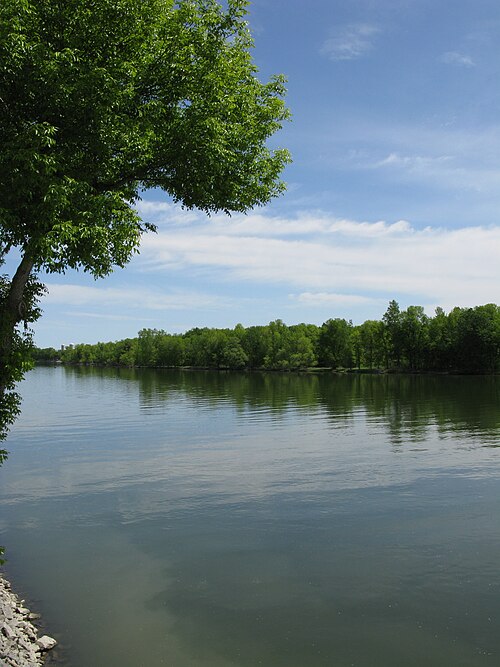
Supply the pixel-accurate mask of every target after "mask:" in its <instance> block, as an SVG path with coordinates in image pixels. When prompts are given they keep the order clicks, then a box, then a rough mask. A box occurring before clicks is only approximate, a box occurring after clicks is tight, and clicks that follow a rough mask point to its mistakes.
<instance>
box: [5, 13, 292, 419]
mask: <svg viewBox="0 0 500 667" xmlns="http://www.w3.org/2000/svg"><path fill="white" fill-rule="evenodd" d="M224 4H225V7H223V6H221V5H220V4H219V3H218V2H216V1H215V0H178V1H177V2H174V0H50V1H49V0H2V2H1V3H0V146H1V151H0V234H1V236H0V264H1V263H2V262H3V260H4V259H5V257H6V255H7V254H9V253H11V254H12V253H13V254H14V255H15V256H16V257H18V258H19V262H18V266H17V270H15V271H13V272H12V275H3V276H2V279H1V284H0V317H1V322H0V400H1V406H0V407H1V410H2V412H1V414H0V422H1V424H2V425H5V424H6V423H7V422H8V421H9V419H10V420H12V418H13V415H14V413H15V410H16V398H15V395H14V394H13V393H12V390H13V385H14V382H15V381H16V380H18V379H19V378H20V377H21V375H22V361H23V359H24V358H25V350H24V347H25V345H26V336H25V335H24V334H23V332H22V329H21V328H20V324H21V323H22V322H23V321H24V322H25V323H29V322H30V321H33V320H34V319H36V317H37V315H38V311H37V309H36V304H37V299H38V297H39V295H40V293H41V291H42V290H43V286H42V285H41V284H40V283H38V282H37V279H36V276H37V275H38V274H39V273H40V272H42V271H45V272H49V273H50V272H64V271H65V270H66V269H67V268H76V269H83V270H84V271H88V272H90V273H91V274H93V275H94V276H95V277H101V276H105V275H106V274H108V273H109V272H110V271H111V270H112V269H113V267H115V266H123V265H125V264H126V263H127V261H128V260H129V259H130V257H131V255H132V254H133V253H134V252H135V251H136V250H137V248H138V245H139V241H140V237H141V235H142V234H143V233H144V232H145V231H149V230H152V229H153V227H152V225H150V224H149V223H148V222H143V221H142V220H141V219H140V218H139V216H138V214H137V212H136V210H135V208H134V203H135V202H136V201H137V200H138V198H139V196H140V193H141V191H142V190H144V189H147V188H161V189H162V190H164V191H165V192H166V193H168V195H169V196H170V197H171V198H172V199H173V200H174V201H176V202H180V203H181V204H182V205H183V206H185V207H188V208H192V207H197V208H199V209H201V210H203V211H205V212H207V213H210V212H215V211H225V212H228V213H229V212H231V211H246V210H248V209H250V208H251V207H253V206H255V205H259V204H264V203H266V202H267V201H269V199H270V198H272V197H273V196H275V195H277V194H279V193H280V192H282V190H283V187H284V186H283V183H282V182H281V181H280V178H279V177H280V173H281V171H282V169H283V167H284V164H285V163H286V162H287V161H288V159H289V157H288V153H287V152H286V151H284V150H276V151H272V150H270V149H269V148H268V147H267V146H266V141H267V139H268V138H269V137H270V136H271V135H272V134H273V133H274V132H275V131H276V130H277V129H279V128H280V127H281V124H282V122H283V121H284V120H285V119H286V118H287V117H288V112H287V109H286V107H285V105H284V102H283V96H284V92H285V90H284V81H283V78H282V77H275V78H272V79H271V80H270V81H269V82H267V83H261V82H260V81H259V79H258V78H257V72H256V67H255V65H254V63H253V61H252V58H251V48H252V39H251V36H250V33H249V31H248V27H247V23H246V21H245V17H246V10H247V4H248V3H247V1H246V0H227V2H226V3H224ZM9 415H10V416H9Z"/></svg>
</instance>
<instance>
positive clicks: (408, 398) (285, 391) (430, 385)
mask: <svg viewBox="0 0 500 667" xmlns="http://www.w3.org/2000/svg"><path fill="white" fill-rule="evenodd" d="M64 371H65V373H66V374H67V375H68V376H71V375H73V376H75V377H76V378H78V379H79V380H81V379H83V378H93V379H96V378H99V379H100V380H101V381H103V382H105V381H106V380H107V379H108V380H111V381H113V382H115V383H116V382H117V381H119V382H120V384H122V386H123V384H135V385H136V386H137V388H138V392H139V397H140V406H141V408H142V409H144V410H147V409H154V408H158V407H159V406H161V405H162V404H164V403H167V402H168V401H170V400H175V401H178V400H179V399H182V398H184V399H188V400H189V401H191V402H194V403H198V404H199V406H200V407H206V408H216V407H220V406H221V405H224V404H227V405H230V406H232V407H234V408H236V409H237V410H238V411H239V412H240V413H242V414H244V413H245V412H247V411H250V412H251V414H252V416H255V415H256V414H257V415H258V414H259V412H260V411H262V412H264V413H265V414H272V416H273V418H279V417H280V415H284V414H286V413H287V412H288V411H289V410H290V409H291V408H293V409H301V410H306V411H309V412H311V413H312V414H314V413H316V412H317V411H318V410H320V411H321V413H322V414H325V415H326V416H328V417H329V418H330V419H331V420H332V421H334V422H339V421H340V422H341V421H342V420H352V418H353V417H354V416H355V414H356V413H357V412H359V411H363V412H365V413H366V415H367V418H368V419H370V418H372V419H373V420H374V421H376V422H377V423H380V421H381V420H382V421H383V423H384V424H385V425H386V426H387V428H388V431H389V433H390V436H391V439H393V440H394V442H403V441H405V440H407V439H412V440H419V439H423V438H424V437H425V433H426V429H427V427H428V426H430V425H436V426H437V428H438V431H439V432H440V433H441V434H442V435H443V436H444V435H446V434H447V433H449V432H451V433H453V432H455V433H465V434H468V435H472V436H478V437H481V436H483V437H486V438H487V439H488V440H491V439H498V434H499V432H500V410H498V406H499V405H500V378H499V377H495V376H440V375H428V376H425V375H371V374H360V375H357V374H347V375H334V374H329V373H328V374H298V373H289V374H286V373H285V374H283V373H236V372H230V371H221V372H214V371H183V370H151V369H123V368H120V369H96V368H85V367H68V368H65V369H64ZM103 390H105V386H103Z"/></svg>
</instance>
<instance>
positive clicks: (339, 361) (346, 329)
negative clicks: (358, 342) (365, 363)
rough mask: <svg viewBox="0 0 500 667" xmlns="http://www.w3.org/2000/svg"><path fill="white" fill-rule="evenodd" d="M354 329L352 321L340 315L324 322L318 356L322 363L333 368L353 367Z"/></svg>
mask: <svg viewBox="0 0 500 667" xmlns="http://www.w3.org/2000/svg"><path fill="white" fill-rule="evenodd" d="M352 329H353V326H352V322H350V321H349V322H347V321H346V320H344V319H341V318H339V317H337V318H335V319H334V320H332V319H330V320H327V321H326V322H324V323H323V324H322V326H321V330H320V334H319V340H318V347H319V352H318V357H319V363H320V364H321V365H323V366H331V367H332V368H339V367H344V368H351V366H352V346H351V333H352Z"/></svg>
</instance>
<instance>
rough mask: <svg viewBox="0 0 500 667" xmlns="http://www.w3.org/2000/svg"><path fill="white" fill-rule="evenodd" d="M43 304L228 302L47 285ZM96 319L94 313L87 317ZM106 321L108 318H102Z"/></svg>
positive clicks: (158, 306)
mask: <svg viewBox="0 0 500 667" xmlns="http://www.w3.org/2000/svg"><path fill="white" fill-rule="evenodd" d="M47 287H48V290H49V291H48V294H47V295H46V297H45V298H44V302H46V303H49V304H70V305H72V306H83V305H91V306H100V307H115V306H118V307H124V306H125V307H127V308H130V309H146V310H185V309H189V308H202V307H207V306H219V307H222V306H228V305H230V300H225V299H222V298H221V297H217V296H214V295H210V294H205V293H197V292H184V291H179V292H172V293H163V292H156V291H148V290H139V289H117V288H113V287H86V286H84V285H72V284H58V283H48V284H47ZM91 316H93V317H96V316H97V315H96V314H95V313H94V314H93V315H91ZM106 316H107V317H108V318H110V317H111V316H108V315H106Z"/></svg>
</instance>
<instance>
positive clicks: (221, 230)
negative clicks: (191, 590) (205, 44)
mask: <svg viewBox="0 0 500 667" xmlns="http://www.w3.org/2000/svg"><path fill="white" fill-rule="evenodd" d="M249 21H250V24H251V27H252V31H253V34H254V38H255V51H254V58H255V61H256V63H257V65H258V67H259V70H260V73H261V77H262V78H263V79H267V78H268V77H269V76H270V75H271V74H273V73H284V74H285V75H286V76H287V77H288V89H289V94H288V97H287V102H288V105H289V107H290V109H291V111H292V114H293V120H292V122H290V123H288V124H287V126H286V127H285V128H284V130H283V131H282V132H281V133H279V135H277V136H276V137H274V138H273V141H272V143H273V145H275V146H285V147H287V148H288V149H289V150H290V151H291V153H292V156H293V164H291V165H290V166H289V167H288V168H287V170H286V173H285V180H286V181H287V183H288V191H287V193H286V194H285V195H284V196H283V197H281V198H280V199H279V200H276V201H274V202H272V203H271V204H270V205H268V206H267V207H266V208H260V209H258V210H255V211H253V212H250V213H249V214H247V215H246V216H241V215H235V216H233V217H231V218H226V217H224V216H214V217H212V218H211V219H208V218H207V217H206V216H205V215H202V214H200V213H196V212H184V211H182V210H181V209H179V208H178V207H176V206H174V205H173V204H172V203H171V202H170V201H169V199H168V198H167V197H165V196H162V195H161V194H159V193H157V192H154V193H147V194H146V195H145V196H144V199H143V201H142V202H141V205H140V210H141V213H142V214H143V217H144V219H146V220H150V221H152V222H155V223H156V224H157V225H158V229H159V233H158V234H157V235H149V236H147V237H145V238H144V242H143V244H142V250H141V253H140V255H138V256H137V257H135V258H134V259H133V261H132V262H131V263H130V264H129V265H128V266H127V268H125V269H121V270H117V271H116V272H115V273H114V274H113V275H112V276H110V277H108V278H106V279H105V280H101V281H97V282H96V281H94V280H93V279H92V278H91V277H89V276H86V275H84V274H78V273H75V272H68V273H67V274H66V275H65V276H47V277H46V278H45V280H46V282H47V284H48V287H49V293H48V295H47V296H46V297H45V299H44V302H43V309H44V314H43V316H42V318H41V320H40V321H39V323H38V324H37V326H36V337H35V338H36V342H37V344H38V345H40V346H42V347H43V346H48V345H52V346H55V347H58V346H59V345H61V344H69V343H76V342H90V343H92V342H97V341H99V340H116V339H119V338H125V337H129V336H135V335H136V334H137V332H138V330H140V329H141V328H143V327H151V328H159V329H165V330H166V331H169V332H172V333H176V332H183V331H185V330H187V329H189V328H192V327H194V326H209V327H226V326H229V327H232V326H234V325H235V324H236V323H238V322H241V323H242V324H243V325H245V326H247V325H252V324H265V323H267V322H269V321H270V320H273V319H276V318H281V319H283V320H284V321H285V322H286V323H288V324H294V323H297V322H314V323H317V324H321V323H322V322H323V321H325V320H326V319H328V318H330V317H346V318H348V319H352V320H353V321H354V323H360V322H362V321H364V320H365V319H371V318H374V319H378V318H380V317H381V316H382V315H383V313H384V312H385V310H386V308H387V304H388V302H389V300H391V299H396V300H397V301H398V302H399V303H400V305H401V306H402V307H406V306H408V305H411V304H418V305H422V306H424V307H425V309H426V311H427V312H428V313H432V312H433V310H434V308H435V307H436V306H438V305H441V306H442V307H444V308H445V310H449V309H451V308H452V307H453V306H455V305H458V306H472V305H479V304H481V303H488V302H495V303H500V262H499V261H498V260H499V255H500V252H499V251H500V226H499V211H500V72H499V70H500V5H499V4H498V3H497V2H493V1H490V0H475V1H468V0H459V1H458V2H457V0H454V1H453V2H452V1H442V0H432V1H430V0H429V1H428V0H349V1H348V2H346V1H345V0H342V1H340V0H315V1H314V2H310V3H304V2H303V1H302V0H301V1H300V2H299V1H298V0H254V2H253V3H251V5H250V14H249Z"/></svg>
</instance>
